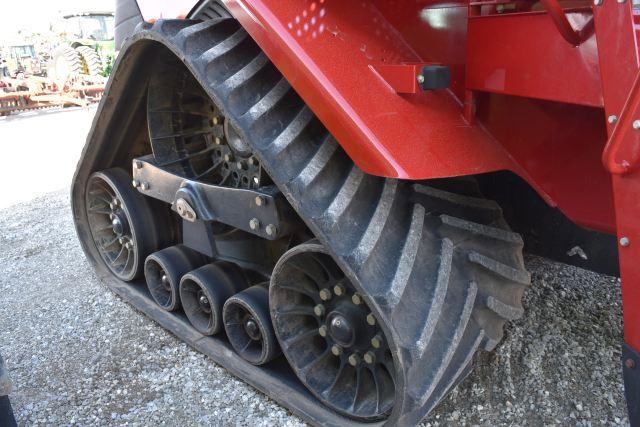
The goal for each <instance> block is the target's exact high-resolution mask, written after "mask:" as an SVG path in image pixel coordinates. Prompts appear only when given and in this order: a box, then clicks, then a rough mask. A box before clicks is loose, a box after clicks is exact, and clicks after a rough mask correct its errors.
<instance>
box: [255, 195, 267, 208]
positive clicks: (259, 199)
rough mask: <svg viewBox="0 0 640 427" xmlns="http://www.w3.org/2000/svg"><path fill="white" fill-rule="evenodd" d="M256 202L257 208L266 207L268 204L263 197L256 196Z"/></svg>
mask: <svg viewBox="0 0 640 427" xmlns="http://www.w3.org/2000/svg"><path fill="white" fill-rule="evenodd" d="M255 202H256V206H264V205H265V204H266V203H267V200H266V199H265V198H264V197H263V196H256V199H255Z"/></svg>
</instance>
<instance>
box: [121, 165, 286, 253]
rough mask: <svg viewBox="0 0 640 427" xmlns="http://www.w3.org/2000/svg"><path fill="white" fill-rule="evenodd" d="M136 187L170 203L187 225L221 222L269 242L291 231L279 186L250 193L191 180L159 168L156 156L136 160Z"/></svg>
mask: <svg viewBox="0 0 640 427" xmlns="http://www.w3.org/2000/svg"><path fill="white" fill-rule="evenodd" d="M133 186H134V187H136V188H137V189H138V191H140V192H141V193H142V194H144V195H145V196H149V197H152V198H154V199H158V200H161V201H163V202H166V203H170V204H171V209H172V210H173V211H175V212H177V213H178V215H180V216H181V217H182V218H183V219H184V220H185V221H189V222H194V221H205V222H209V221H217V222H220V223H223V224H227V225H230V226H232V227H235V228H238V229H240V230H243V231H246V232H249V233H252V234H255V235H257V236H260V237H262V238H265V239H269V240H276V239H278V238H280V237H282V236H285V235H287V234H288V233H289V232H290V231H291V230H290V229H291V227H290V226H289V225H288V224H289V222H290V221H287V220H286V219H287V217H288V214H287V212H288V211H290V209H287V208H288V205H287V204H286V201H285V200H284V196H282V194H281V193H280V191H279V190H278V189H277V187H275V186H266V187H261V188H260V190H250V189H243V188H232V187H223V186H219V185H213V184H207V183H204V182H199V181H194V180H190V179H187V178H184V177H181V176H179V175H177V174H175V173H173V172H170V171H168V170H166V169H163V168H161V167H159V166H157V165H156V164H155V163H154V160H153V156H152V155H149V156H144V157H140V158H137V159H134V160H133Z"/></svg>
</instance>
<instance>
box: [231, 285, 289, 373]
mask: <svg viewBox="0 0 640 427" xmlns="http://www.w3.org/2000/svg"><path fill="white" fill-rule="evenodd" d="M223 318H224V327H225V331H226V332H227V338H229V342H230V343H231V345H232V346H233V348H234V349H235V350H236V352H237V353H238V354H239V355H240V356H241V357H242V358H243V359H245V360H246V361H248V362H249V363H252V364H254V365H263V364H265V363H267V362H269V361H271V360H273V359H275V358H276V357H278V356H279V355H280V353H281V351H280V346H279V345H278V341H277V340H276V336H275V333H274V332H273V326H272V325H271V319H270V318H269V290H268V289H267V284H266V283H264V284H259V285H255V286H252V287H250V288H249V289H246V290H244V291H242V292H240V293H239V294H236V295H234V296H233V297H231V298H229V299H228V300H227V302H226V303H225V304H224V310H223Z"/></svg>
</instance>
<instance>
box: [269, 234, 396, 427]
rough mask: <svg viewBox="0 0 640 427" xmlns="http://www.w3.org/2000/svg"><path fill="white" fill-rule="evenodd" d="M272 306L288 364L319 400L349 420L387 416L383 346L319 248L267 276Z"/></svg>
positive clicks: (287, 259)
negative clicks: (269, 278)
mask: <svg viewBox="0 0 640 427" xmlns="http://www.w3.org/2000/svg"><path fill="white" fill-rule="evenodd" d="M270 306H271V317H272V319H273V325H274V328H275V331H276V335H277V337H278V340H279V341H280V344H281V346H282V349H283V352H284V354H285V356H286V357H287V359H288V360H289V363H290V364H291V366H292V367H293V370H294V371H295V373H296V374H297V375H298V377H299V378H300V380H301V381H302V382H303V383H304V384H305V385H306V386H307V387H308V388H309V390H311V391H312V392H313V393H314V394H315V395H316V396H317V397H318V399H320V400H321V401H322V402H323V403H325V404H326V405H328V406H330V407H331V408H333V409H334V410H336V411H337V412H339V413H341V414H344V415H347V416H349V417H352V418H357V419H361V420H374V419H380V418H384V417H385V416H386V415H388V412H389V411H390V410H391V408H392V406H393V402H394V396H395V379H394V376H395V369H394V361H393V357H392V355H391V351H390V350H389V346H388V342H387V340H386V339H385V336H384V333H383V331H382V329H381V328H380V326H379V324H378V322H377V319H376V318H375V316H374V315H373V314H372V313H371V311H370V310H369V308H368V307H367V305H366V303H365V301H364V298H362V296H361V295H359V294H358V293H357V292H356V291H355V289H354V287H353V285H352V284H351V283H350V281H349V279H347V278H346V277H345V275H344V274H343V273H342V271H341V270H340V268H339V267H338V266H337V265H336V264H335V262H334V261H333V259H332V258H331V257H330V256H329V255H328V252H327V251H326V249H325V248H324V247H323V246H322V245H321V244H319V243H313V242H312V243H306V244H303V245H300V246H296V247H295V248H293V249H291V250H289V251H288V252H287V253H285V254H284V255H283V256H282V258H281V259H280V261H278V264H277V265H276V268H275V269H274V272H273V275H272V276H271V287H270Z"/></svg>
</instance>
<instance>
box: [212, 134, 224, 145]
mask: <svg viewBox="0 0 640 427" xmlns="http://www.w3.org/2000/svg"><path fill="white" fill-rule="evenodd" d="M213 142H214V143H215V144H216V145H220V144H222V140H221V139H220V138H218V137H217V136H216V138H215V139H214V140H213Z"/></svg>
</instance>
